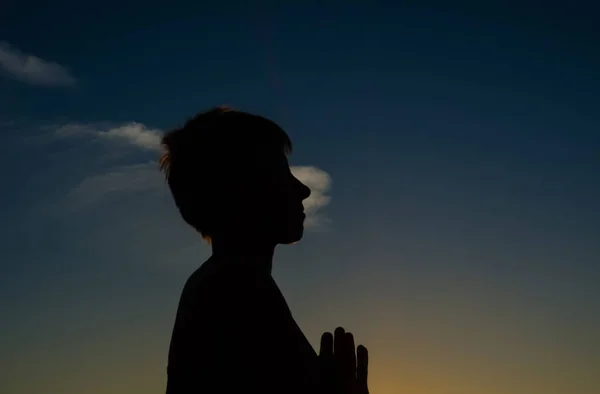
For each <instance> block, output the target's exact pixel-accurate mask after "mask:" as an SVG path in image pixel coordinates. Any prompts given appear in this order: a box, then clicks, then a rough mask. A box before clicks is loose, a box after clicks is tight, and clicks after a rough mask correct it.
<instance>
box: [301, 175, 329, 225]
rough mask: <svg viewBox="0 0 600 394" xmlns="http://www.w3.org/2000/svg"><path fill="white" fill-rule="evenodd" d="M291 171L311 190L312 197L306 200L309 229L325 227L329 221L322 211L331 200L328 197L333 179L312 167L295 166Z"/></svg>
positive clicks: (306, 221) (305, 207) (305, 208)
mask: <svg viewBox="0 0 600 394" xmlns="http://www.w3.org/2000/svg"><path fill="white" fill-rule="evenodd" d="M291 170H292V174H294V176H295V177H296V178H298V179H299V180H300V181H301V182H302V183H304V184H305V185H306V186H308V187H309V188H310V190H311V194H310V197H309V198H307V199H306V200H304V211H305V212H306V220H305V225H306V226H307V227H308V228H315V227H322V226H324V225H325V224H326V223H327V219H326V218H325V217H324V216H323V215H322V214H321V212H320V211H321V209H322V208H323V207H325V206H326V205H327V204H329V201H330V199H331V198H330V197H329V196H328V195H327V192H329V188H330V187H331V177H330V176H329V174H328V173H326V172H325V171H323V170H321V169H320V168H317V167H312V166H293V167H292V168H291Z"/></svg>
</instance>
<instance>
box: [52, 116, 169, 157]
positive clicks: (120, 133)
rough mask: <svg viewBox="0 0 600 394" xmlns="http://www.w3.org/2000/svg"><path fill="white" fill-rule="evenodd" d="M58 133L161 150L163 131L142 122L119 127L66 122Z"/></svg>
mask: <svg viewBox="0 0 600 394" xmlns="http://www.w3.org/2000/svg"><path fill="white" fill-rule="evenodd" d="M56 135H57V136H61V137H69V136H90V137H92V138H97V139H104V140H110V141H114V142H117V143H122V144H126V145H131V146H134V147H136V148H141V149H145V150H156V151H157V150H159V149H160V138H161V135H162V131H160V130H157V129H149V128H147V127H146V126H145V125H143V124H141V123H136V122H131V123H126V124H123V125H120V126H117V127H102V126H100V125H92V124H66V125H63V126H60V127H59V128H58V129H57V130H56Z"/></svg>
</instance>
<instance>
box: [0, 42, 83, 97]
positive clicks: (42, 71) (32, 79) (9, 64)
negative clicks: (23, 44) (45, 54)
mask: <svg viewBox="0 0 600 394" xmlns="http://www.w3.org/2000/svg"><path fill="white" fill-rule="evenodd" d="M0 68H2V69H3V70H4V71H5V72H7V73H8V74H10V75H12V76H13V77H14V78H17V79H19V80H21V81H23V82H27V83H30V84H33V85H45V86H64V85H73V84H75V82H76V79H75V77H73V76H72V75H71V74H70V73H69V70H67V69H66V68H65V67H63V66H61V65H60V64H58V63H55V62H51V61H48V60H44V59H41V58H39V57H37V56H34V55H28V54H25V53H23V52H21V51H19V50H18V49H16V48H13V47H11V46H10V45H9V44H8V43H7V42H4V41H0Z"/></svg>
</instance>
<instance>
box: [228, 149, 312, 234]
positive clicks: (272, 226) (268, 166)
mask: <svg viewBox="0 0 600 394" xmlns="http://www.w3.org/2000/svg"><path fill="white" fill-rule="evenodd" d="M256 164H257V165H256V166H255V165H249V166H248V167H246V168H245V169H242V170H241V171H242V172H243V174H244V175H245V176H244V178H246V180H247V181H248V182H247V183H245V184H246V187H245V192H244V193H243V195H241V196H240V197H241V200H242V206H243V209H242V210H243V211H244V214H242V215H240V216H239V217H238V218H241V216H245V217H246V220H247V224H248V226H245V227H246V228H248V232H250V233H251V234H248V236H249V237H257V238H261V239H265V240H269V242H273V243H278V244H291V243H294V242H297V241H299V240H300V239H301V238H302V235H303V233H304V219H305V217H306V215H305V213H304V206H303V205H302V202H303V200H305V199H306V198H308V197H309V196H310V189H309V188H308V187H307V186H306V185H304V184H303V183H302V182H300V181H299V180H298V179H297V178H296V177H295V176H294V175H293V174H292V172H291V171H290V167H289V164H288V161H287V158H286V156H285V155H284V154H283V153H281V154H277V155H273V156H271V157H268V156H267V157H265V156H264V155H263V156H261V158H260V161H257V162H256Z"/></svg>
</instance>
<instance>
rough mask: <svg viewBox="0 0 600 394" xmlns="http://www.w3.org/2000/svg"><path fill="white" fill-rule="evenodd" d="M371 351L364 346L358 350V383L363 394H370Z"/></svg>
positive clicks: (359, 346)
mask: <svg viewBox="0 0 600 394" xmlns="http://www.w3.org/2000/svg"><path fill="white" fill-rule="evenodd" d="M368 374H369V351H368V350H367V348H366V347H364V346H363V345H358V348H357V349H356V383H357V385H358V387H359V390H360V391H359V392H360V393H361V394H368V392H369V389H368V385H367V377H368Z"/></svg>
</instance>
